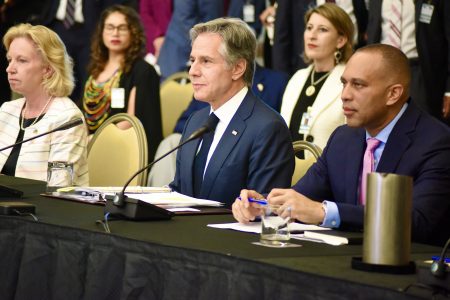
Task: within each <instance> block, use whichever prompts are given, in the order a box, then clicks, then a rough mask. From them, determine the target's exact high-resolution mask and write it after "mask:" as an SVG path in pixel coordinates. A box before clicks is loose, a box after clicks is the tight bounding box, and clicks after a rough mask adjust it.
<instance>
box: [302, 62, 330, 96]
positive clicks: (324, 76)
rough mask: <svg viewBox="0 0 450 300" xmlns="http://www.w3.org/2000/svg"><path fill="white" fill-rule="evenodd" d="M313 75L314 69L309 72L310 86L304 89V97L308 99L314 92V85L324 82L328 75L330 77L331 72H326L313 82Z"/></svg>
mask: <svg viewBox="0 0 450 300" xmlns="http://www.w3.org/2000/svg"><path fill="white" fill-rule="evenodd" d="M315 73H316V72H315V71H314V68H313V70H312V72H311V84H310V85H309V86H308V87H307V88H306V96H308V97H310V96H312V95H313V94H314V93H315V92H316V87H315V85H316V84H318V83H319V82H321V81H322V80H325V78H327V77H328V75H330V73H331V70H330V71H328V72H327V73H326V74H325V75H323V76H322V77H320V78H319V79H317V80H316V81H314V75H315Z"/></svg>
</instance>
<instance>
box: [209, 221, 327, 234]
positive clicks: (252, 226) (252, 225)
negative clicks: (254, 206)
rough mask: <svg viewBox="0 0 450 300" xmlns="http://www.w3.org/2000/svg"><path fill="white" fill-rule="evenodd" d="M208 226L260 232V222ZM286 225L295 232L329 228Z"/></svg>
mask: <svg viewBox="0 0 450 300" xmlns="http://www.w3.org/2000/svg"><path fill="white" fill-rule="evenodd" d="M208 227H212V228H219V229H232V230H237V231H243V232H252V233H261V222H251V223H249V224H241V223H223V224H208ZM288 227H289V231H290V232H292V233H295V232H298V233H300V232H303V231H305V230H330V228H325V227H320V226H316V225H308V224H300V223H289V225H288Z"/></svg>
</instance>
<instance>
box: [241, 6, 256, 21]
mask: <svg viewBox="0 0 450 300" xmlns="http://www.w3.org/2000/svg"><path fill="white" fill-rule="evenodd" d="M242 10H243V11H242V12H243V16H244V21H245V22H247V23H254V22H255V6H254V5H253V4H244V7H243V9H242Z"/></svg>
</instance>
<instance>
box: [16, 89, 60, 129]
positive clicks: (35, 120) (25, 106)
mask: <svg viewBox="0 0 450 300" xmlns="http://www.w3.org/2000/svg"><path fill="white" fill-rule="evenodd" d="M52 99H53V96H50V98H48V100H47V103H45V106H44V108H43V109H42V110H41V112H40V113H39V115H38V116H37V117H36V118H35V119H34V121H33V123H31V124H30V126H27V127H31V126H33V125H34V124H35V123H36V122H37V120H39V117H40V116H42V114H43V113H44V111H45V109H46V108H47V106H48V105H49V104H50V102H51V101H52ZM26 108H27V102H26V101H25V104H24V108H23V110H22V111H23V112H22V119H21V120H20V129H22V130H25V127H24V126H23V120H24V119H25V109H26Z"/></svg>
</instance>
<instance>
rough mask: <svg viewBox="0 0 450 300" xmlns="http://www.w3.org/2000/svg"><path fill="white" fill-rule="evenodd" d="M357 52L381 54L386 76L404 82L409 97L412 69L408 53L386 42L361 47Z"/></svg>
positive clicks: (406, 94)
mask: <svg viewBox="0 0 450 300" xmlns="http://www.w3.org/2000/svg"><path fill="white" fill-rule="evenodd" d="M356 53H373V54H379V55H380V56H381V58H382V63H383V68H384V72H383V74H385V76H386V78H392V79H393V80H395V81H398V82H400V83H402V84H403V86H404V89H405V93H404V95H405V96H406V98H408V95H409V85H410V82H411V69H410V66H409V61H408V58H407V57H406V55H405V54H404V53H403V52H402V51H401V50H399V49H398V48H396V47H394V46H391V45H386V44H371V45H367V46H364V47H362V48H359V49H358V50H356Z"/></svg>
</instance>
